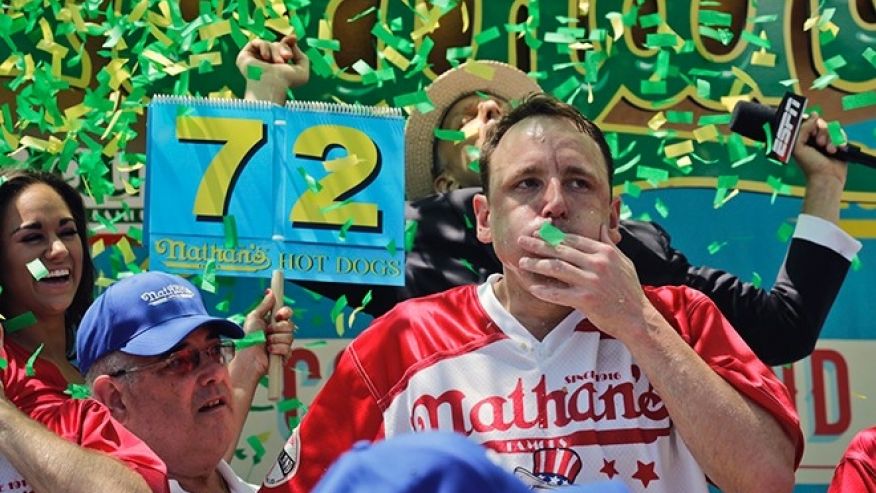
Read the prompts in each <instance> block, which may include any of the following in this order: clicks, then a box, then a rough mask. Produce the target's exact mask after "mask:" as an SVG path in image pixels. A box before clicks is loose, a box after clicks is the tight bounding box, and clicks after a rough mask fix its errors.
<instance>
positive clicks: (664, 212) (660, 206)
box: [654, 198, 669, 219]
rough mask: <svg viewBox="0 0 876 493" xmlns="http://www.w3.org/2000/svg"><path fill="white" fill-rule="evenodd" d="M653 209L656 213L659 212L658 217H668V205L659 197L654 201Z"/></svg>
mask: <svg viewBox="0 0 876 493" xmlns="http://www.w3.org/2000/svg"><path fill="white" fill-rule="evenodd" d="M654 209H655V210H656V211H657V213H658V214H660V217H662V218H663V219H666V218H667V217H669V207H667V206H666V204H665V203H663V201H662V200H660V199H659V198H657V200H655V201H654Z"/></svg>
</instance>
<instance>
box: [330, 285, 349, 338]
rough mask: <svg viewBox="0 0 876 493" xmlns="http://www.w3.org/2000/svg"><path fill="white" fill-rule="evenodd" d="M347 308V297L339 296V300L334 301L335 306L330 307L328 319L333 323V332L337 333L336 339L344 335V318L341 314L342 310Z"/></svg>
mask: <svg viewBox="0 0 876 493" xmlns="http://www.w3.org/2000/svg"><path fill="white" fill-rule="evenodd" d="M346 307H347V295H345V294H344V295H341V297H340V298H338V299H337V300H335V305H334V306H333V307H332V310H331V312H329V319H330V320H331V321H332V322H334V324H335V330H336V331H337V333H338V337H342V336H343V335H344V318H343V317H342V316H341V314H342V313H343V312H344V308H346Z"/></svg>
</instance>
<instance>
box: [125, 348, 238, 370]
mask: <svg viewBox="0 0 876 493" xmlns="http://www.w3.org/2000/svg"><path fill="white" fill-rule="evenodd" d="M201 355H203V356H205V357H206V360H207V361H214V362H216V363H219V364H220V365H227V364H228V363H229V362H231V360H232V358H234V341H220V342H217V343H215V344H211V345H210V346H207V347H206V348H204V349H197V348H185V349H180V350H179V351H174V352H172V353H170V354H168V355H167V356H165V357H164V358H162V359H160V360H159V361H155V362H153V363H148V364H145V365H143V366H134V367H132V368H123V369H120V370H116V371H114V372H112V373H110V374H109V376H110V377H120V376H122V375H127V374H128V373H134V372H138V371H143V370H156V371H165V372H167V373H169V374H172V375H177V376H182V375H186V374H188V373H190V372H193V371H195V370H196V369H197V368H198V367H199V366H201Z"/></svg>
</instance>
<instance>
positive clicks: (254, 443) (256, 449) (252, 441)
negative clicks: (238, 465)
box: [246, 435, 265, 464]
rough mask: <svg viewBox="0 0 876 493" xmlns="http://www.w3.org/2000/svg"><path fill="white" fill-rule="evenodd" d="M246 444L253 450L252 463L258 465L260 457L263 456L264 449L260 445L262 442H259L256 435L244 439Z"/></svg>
mask: <svg viewBox="0 0 876 493" xmlns="http://www.w3.org/2000/svg"><path fill="white" fill-rule="evenodd" d="M246 443H248V444H249V446H250V447H252V450H253V457H252V463H253V464H258V463H259V462H261V461H262V457H264V455H265V447H264V445H262V441H261V440H259V437H258V436H256V435H250V436H248V437H246Z"/></svg>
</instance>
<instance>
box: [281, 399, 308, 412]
mask: <svg viewBox="0 0 876 493" xmlns="http://www.w3.org/2000/svg"><path fill="white" fill-rule="evenodd" d="M302 407H304V403H303V402H301V400H299V399H298V398H296V397H291V398H289V399H283V400H282V401H279V402H277V412H281V413H287V412H289V411H292V410H293V409H300V408H302Z"/></svg>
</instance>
